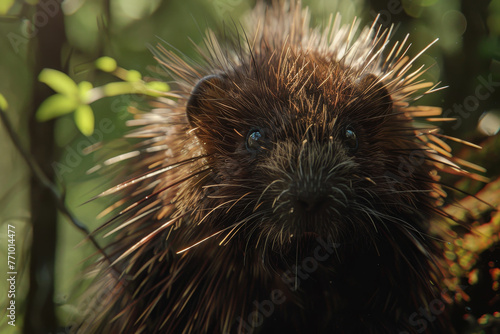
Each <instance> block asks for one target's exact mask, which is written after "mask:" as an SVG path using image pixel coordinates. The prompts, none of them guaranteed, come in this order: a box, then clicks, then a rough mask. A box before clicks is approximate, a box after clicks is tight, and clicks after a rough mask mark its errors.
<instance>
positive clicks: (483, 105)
mask: <svg viewBox="0 0 500 334" xmlns="http://www.w3.org/2000/svg"><path fill="white" fill-rule="evenodd" d="M303 3H304V4H305V5H308V6H310V9H311V13H312V16H313V23H314V24H321V23H322V22H325V21H326V20H328V18H329V15H330V13H335V12H337V11H340V12H341V13H342V17H343V21H344V22H345V23H350V22H351V21H352V19H353V17H354V16H357V17H359V19H361V21H362V22H363V24H371V22H372V21H373V19H374V18H375V17H376V16H377V13H380V18H379V23H380V24H381V25H382V26H383V27H389V26H390V25H391V24H394V25H395V27H396V28H397V29H396V30H395V32H394V37H393V40H401V39H403V38H405V36H406V34H408V33H409V34H410V37H409V40H410V42H411V43H412V46H411V49H410V50H409V54H410V55H416V54H417V53H418V52H419V51H420V50H421V49H423V48H424V47H425V46H427V45H428V44H429V43H430V42H432V41H433V40H435V39H436V38H439V42H438V43H436V44H435V45H434V46H433V47H432V48H431V49H429V50H428V51H427V52H426V53H425V54H424V55H422V56H421V57H420V58H419V60H418V61H417V65H416V66H420V65H421V64H425V65H426V66H427V67H429V69H428V71H427V73H426V74H425V75H424V77H425V78H426V79H427V80H431V81H434V82H437V81H441V82H442V84H441V85H442V86H448V88H447V89H444V90H441V91H439V92H436V93H433V94H431V95H428V96H424V97H423V98H422V99H421V100H419V101H417V103H421V104H429V105H436V106H441V107H443V110H445V114H446V116H447V117H456V118H458V120H457V121H456V122H453V123H446V124H443V125H442V128H443V129H444V132H445V133H446V134H449V135H453V136H457V137H460V138H464V139H466V140H469V141H471V142H473V143H476V144H479V145H483V146H485V149H483V151H481V152H477V151H474V150H473V149H470V148H464V147H463V145H462V146H461V145H454V144H452V146H453V148H454V150H455V151H454V152H455V154H456V155H458V156H461V157H463V158H465V159H468V160H471V161H474V162H475V163H477V164H479V165H482V166H484V167H486V169H487V172H480V174H481V175H484V176H486V177H489V178H490V179H491V180H492V181H494V180H496V178H497V177H498V175H499V174H500V167H499V165H500V157H499V154H500V153H499V152H500V141H499V140H498V136H497V135H496V133H497V132H498V128H499V127H500V125H499V122H500V121H499V119H500V116H499V115H500V39H499V36H500V1H499V0H493V1H486V0H476V1H468V0H464V1H459V0H416V1H409V0H371V1H369V0H366V1H363V0H355V1H341V2H339V3H337V2H335V1H328V0H315V1H314V0H311V1H306V0H304V1H303ZM254 5H255V1H249V0H185V1H173V0H170V1H168V0H149V1H135V0H65V1H61V0H46V1H43V0H24V1H22V0H0V94H2V95H3V96H4V97H5V98H6V100H7V101H8V104H9V107H8V109H7V115H8V117H9V119H10V122H11V123H12V125H13V127H14V129H15V130H16V133H17V136H18V138H19V142H20V144H21V145H22V146H24V147H26V148H28V150H30V152H31V156H32V157H33V158H34V159H35V160H36V161H37V162H38V163H39V164H40V165H41V166H42V168H43V169H44V170H45V171H46V173H47V174H49V175H50V176H51V178H52V179H53V181H54V182H55V183H56V184H57V187H58V189H59V191H60V193H63V194H64V198H65V203H66V206H67V207H68V208H70V209H71V210H72V212H73V214H74V216H75V217H77V218H78V219H79V220H80V221H81V222H82V223H83V224H85V225H86V226H87V227H88V229H89V230H92V229H94V228H95V227H97V226H98V225H99V224H100V223H102V222H103V221H104V219H103V218H97V214H98V213H99V212H100V211H101V210H102V209H103V208H105V207H106V206H107V205H109V203H108V202H106V200H99V201H93V202H90V203H87V204H83V203H85V202H86V201H87V200H89V199H90V198H92V196H94V195H96V194H98V193H99V191H101V190H103V189H106V187H107V186H109V185H110V180H111V178H110V177H109V176H107V175H104V176H102V175H101V176H100V175H99V174H93V175H89V174H88V173H87V171H88V170H90V169H92V167H93V166H95V165H96V164H97V163H99V160H100V159H102V158H101V157H100V156H99V154H93V155H92V154H91V155H85V154H83V153H82V149H83V148H84V147H86V146H89V145H91V144H95V143H96V142H99V141H105V142H107V141H111V140H112V139H114V138H119V137H121V136H122V135H123V134H124V133H126V131H127V127H126V124H125V123H126V120H127V119H130V118H131V116H129V115H128V114H127V106H128V105H131V104H132V105H133V104H135V103H140V98H138V97H130V96H125V97H123V96H120V97H108V98H102V99H100V100H98V101H97V102H94V103H93V104H92V109H93V110H94V115H95V119H96V121H95V124H96V126H95V132H94V134H93V135H92V136H90V137H86V136H84V135H82V134H81V133H80V131H79V130H78V128H77V127H76V125H75V122H74V120H73V115H66V116H63V117H60V118H58V119H56V120H54V121H49V122H45V123H40V122H37V121H36V120H35V118H34V114H35V111H36V109H37V107H38V106H39V105H40V103H41V102H42V101H43V100H45V99H46V98H47V97H48V96H50V95H52V94H53V93H54V92H53V91H51V90H50V89H49V88H48V87H47V86H46V85H44V84H42V83H40V82H39V81H38V79H37V78H38V75H39V72H40V70H41V69H42V68H45V67H49V68H55V69H58V70H61V71H63V72H65V73H67V74H68V75H69V76H70V77H71V78H72V79H73V80H74V81H75V82H77V83H78V82H80V81H89V82H91V83H92V84H93V85H94V86H99V85H103V84H106V83H109V82H112V81H117V78H116V77H113V76H112V75H110V74H107V73H104V72H102V71H99V70H97V69H96V67H95V65H94V61H95V60H96V59H98V58H99V57H101V56H110V57H112V58H114V59H116V61H117V63H118V64H119V66H120V67H123V68H125V69H128V70H137V71H139V72H140V73H142V74H143V75H144V76H145V77H153V78H156V79H160V80H166V81H168V80H169V78H168V77H166V76H163V74H162V73H161V72H162V71H161V68H160V67H159V66H157V65H156V62H155V60H154V59H153V56H152V52H151V50H150V48H152V47H153V48H154V47H155V46H156V45H157V44H158V43H161V44H163V45H164V46H165V47H166V48H167V49H177V50H178V52H179V54H183V55H184V56H185V57H190V58H195V59H196V54H195V52H194V51H195V48H194V45H200V44H201V41H202V38H203V35H204V32H205V30H206V29H207V27H211V28H215V29H219V28H221V27H222V26H223V24H226V25H233V24H234V23H235V22H239V20H240V18H241V17H242V15H244V14H245V13H246V12H248V11H249V10H250V9H251V8H252V7H253V6H254ZM236 24H238V23H236ZM485 82H486V83H489V84H485ZM104 119H111V120H112V121H113V122H112V126H103V125H102V124H103V123H101V121H102V120H104ZM107 150H111V151H112V150H113V148H112V147H108V148H107ZM0 153H1V158H0V268H1V269H0V270H1V272H2V276H1V277H3V275H4V273H5V275H6V272H7V269H6V264H5V263H6V261H7V260H6V259H7V254H6V252H7V225H8V224H10V225H14V226H15V228H16V266H17V272H18V275H17V282H16V283H17V285H16V288H17V289H16V327H12V326H9V325H8V324H7V320H9V319H8V318H7V317H6V316H4V313H5V307H4V306H3V305H4V304H3V301H4V300H5V298H4V296H6V294H7V290H8V287H7V284H6V280H5V279H3V278H2V279H1V280H0V304H1V305H2V307H1V311H0V315H2V317H1V318H0V331H1V332H2V333H18V332H21V331H24V333H49V332H52V333H55V332H61V333H63V332H65V331H66V329H67V327H68V326H69V325H70V324H71V323H72V321H74V320H75V319H78V316H79V311H78V309H77V307H76V297H78V296H79V295H80V294H81V292H82V291H84V290H85V288H86V284H87V282H86V281H85V280H84V277H83V276H82V273H83V272H84V268H85V267H86V266H87V265H88V263H89V262H90V261H91V260H89V258H91V257H92V255H93V254H95V248H94V247H93V246H92V245H91V244H90V243H88V242H85V241H84V239H85V235H84V233H82V231H80V230H78V229H77V228H76V227H75V226H74V225H73V224H72V223H71V222H70V221H69V220H68V219H67V218H65V217H63V216H62V215H61V214H60V213H59V212H57V211H56V209H55V204H54V201H53V200H52V198H51V197H50V194H49V193H47V191H46V190H44V188H43V187H40V186H39V185H38V183H37V182H36V181H34V180H33V179H32V178H30V173H29V170H28V168H27V165H26V163H25V161H24V160H23V159H22V157H21V156H20V154H19V152H18V151H17V149H16V148H15V147H14V145H13V144H12V141H11V139H10V138H9V137H8V136H7V134H6V131H5V128H4V127H3V126H0ZM447 181H448V182H451V183H452V184H456V185H457V187H459V188H460V189H463V190H465V191H468V192H471V193H476V192H477V191H480V190H481V189H482V188H483V187H484V183H481V182H478V181H471V180H465V179H459V178H450V179H449V180H447ZM499 188H500V187H499ZM488 194H489V196H490V197H491V198H493V201H494V200H495V199H496V198H497V196H496V195H495V194H493V195H492V194H490V193H488ZM464 196H465V195H463V194H457V193H454V192H452V193H450V197H454V198H455V197H456V199H457V200H461V199H462V198H464ZM476 211H477V212H476V216H475V217H473V218H470V219H469V220H471V221H472V222H473V223H475V224H476V225H477V226H479V225H481V224H483V225H484V224H486V223H491V222H492V221H493V218H494V214H493V213H492V212H493V211H492V210H489V209H484V210H483V209H478V210H476ZM483 211H487V213H484V212H483ZM483 213H484V215H483ZM478 217H483V218H478ZM484 217H486V218H484ZM495 224H496V225H494V226H496V227H495V228H498V225H499V224H497V223H495ZM495 228H493V227H492V229H493V231H492V233H491V234H489V235H487V236H483V238H485V239H488V240H489V241H488V242H489V243H488V246H487V247H483V248H481V247H479V248H478V249H481V251H477V254H472V255H471V256H475V257H476V259H477V261H476V262H477V263H479V262H480V260H481V256H483V255H484V254H482V252H483V251H484V250H485V249H488V252H489V253H488V256H490V257H491V260H490V261H486V262H485V266H486V269H484V268H483V269H484V271H485V272H486V273H487V274H488V273H489V274H491V277H492V278H491V279H489V280H486V283H484V284H485V285H488V287H487V288H486V291H485V292H484V293H485V296H486V297H483V296H482V295H481V296H482V297H479V299H478V301H477V302H476V303H477V304H478V305H481V303H483V302H484V303H485V305H486V306H487V307H486V306H485V309H484V310H483V309H481V310H480V311H477V313H476V314H475V315H474V317H475V318H474V319H476V320H477V319H478V318H479V317H480V314H479V313H485V314H486V313H488V314H491V315H492V316H493V317H494V314H495V313H494V311H495V308H496V310H498V309H499V308H498V305H499V299H500V297H499V295H498V277H497V276H500V274H499V273H498V272H495V275H497V276H495V277H497V278H496V282H497V285H496V290H495V285H494V283H495V279H494V275H493V274H492V270H493V269H495V268H498V267H499V263H498V261H499V259H498V257H497V255H498V253H499V252H498V244H499V243H498V230H495ZM457 233H458V234H460V233H461V235H463V234H466V233H467V231H457ZM495 233H496V234H495ZM448 252H449V253H450V254H449V260H450V266H452V265H453V264H454V263H459V262H460V261H461V257H460V254H459V253H460V251H458V250H457V249H449V250H448ZM462 253H463V252H462ZM480 253H481V254H480ZM457 254H458V255H457ZM467 254H469V253H467ZM30 259H32V260H33V259H35V260H36V261H35V262H37V263H36V264H33V263H32V264H31V266H30ZM492 261H493V265H491V263H490V262H492ZM32 262H33V261H32ZM476 262H474V263H476ZM458 265H459V264H457V266H458ZM462 267H463V266H462ZM457 270H458V269H457ZM481 270H482V269H481ZM481 272H482V271H478V272H477V273H476V274H477V275H479V274H480V273H481ZM487 274H485V275H486V276H487ZM455 275H456V276H460V275H462V276H463V277H462V279H463V282H469V281H470V277H469V276H467V275H465V274H463V272H461V271H460V270H458V271H457V272H455ZM476 278H477V277H476ZM459 280H460V279H459ZM476 281H477V280H476ZM479 281H480V280H479ZM480 282H482V281H480ZM455 283H456V282H455ZM489 295H490V296H491V297H487V296H489ZM482 298H486V299H484V300H483V299H482ZM487 298H490V299H492V300H493V302H491V300H490V299H487ZM471 305H475V304H471ZM460 307H461V306H460ZM464 307H465V306H464ZM467 307H469V310H468V311H471V310H470V309H471V307H473V306H470V305H469V306H467ZM488 307H489V308H488ZM472 311H474V310H472ZM464 312H465V311H464ZM472 313H473V312H472ZM497 316H498V315H497ZM492 328H493V327H492ZM490 330H491V329H490ZM471 333H472V331H471ZM477 333H479V332H477ZM491 333H493V331H491Z"/></svg>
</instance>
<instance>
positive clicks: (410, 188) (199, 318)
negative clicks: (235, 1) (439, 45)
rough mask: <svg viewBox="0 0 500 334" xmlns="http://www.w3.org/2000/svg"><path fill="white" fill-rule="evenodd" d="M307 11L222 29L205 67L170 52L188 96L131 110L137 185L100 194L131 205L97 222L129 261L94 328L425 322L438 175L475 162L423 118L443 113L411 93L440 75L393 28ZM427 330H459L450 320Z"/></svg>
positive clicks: (113, 276) (360, 329) (331, 328)
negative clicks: (315, 23)
mask: <svg viewBox="0 0 500 334" xmlns="http://www.w3.org/2000/svg"><path fill="white" fill-rule="evenodd" d="M307 21H308V16H307V14H306V12H305V11H304V10H302V9H301V8H300V6H298V5H294V4H290V5H288V4H287V3H286V2H280V3H275V4H274V6H273V7H270V8H265V7H264V6H258V7H257V8H256V10H255V11H254V21H253V24H252V26H253V27H254V29H253V31H252V30H249V31H247V32H246V34H240V35H239V36H235V37H234V38H231V39H229V40H217V39H216V38H215V37H213V34H212V33H209V34H208V36H207V40H206V46H207V50H206V51H200V52H201V54H202V55H203V56H204V58H205V61H206V63H205V64H204V66H192V65H189V64H188V63H187V62H186V61H184V60H182V59H180V58H179V57H178V56H177V55H175V54H174V53H171V52H168V51H166V50H164V49H160V51H161V52H158V54H157V57H158V59H159V61H160V63H162V64H163V65H165V67H166V68H167V69H168V70H169V71H170V72H171V73H172V75H173V76H174V77H175V78H176V81H177V84H178V91H176V94H178V96H179V98H178V100H177V102H175V103H172V102H169V101H162V100H161V99H159V100H158V101H157V102H156V105H157V106H158V105H160V107H158V108H156V109H154V110H152V111H151V112H148V113H144V114H139V115H138V116H137V119H136V120H135V121H134V122H132V123H133V124H132V125H140V126H141V127H140V128H139V129H137V130H136V131H135V132H134V133H133V134H132V135H130V136H131V137H137V138H144V139H143V140H144V141H143V142H142V144H139V146H138V147H137V151H138V152H139V153H140V155H139V158H138V159H136V160H135V162H133V163H131V162H128V163H127V165H126V166H128V167H129V168H130V172H129V173H130V180H131V181H126V182H124V183H123V184H121V185H119V186H117V187H115V188H112V189H110V190H109V191H106V192H105V193H103V194H102V195H101V196H111V195H113V194H115V195H118V198H119V200H118V201H117V206H118V205H122V207H121V209H120V210H121V211H120V212H119V213H118V214H117V216H115V217H114V218H113V219H112V220H110V221H109V222H108V223H107V224H105V225H104V226H103V227H102V228H101V229H100V230H108V231H112V230H113V229H116V230H114V231H112V232H113V233H111V234H112V236H113V241H112V242H111V243H110V244H109V245H108V246H107V251H108V254H109V256H110V258H112V259H113V261H114V262H113V264H112V265H111V266H110V265H109V264H108V263H105V262H103V263H102V264H101V266H100V269H99V271H100V275H99V277H100V278H99V279H97V280H96V283H94V289H95V290H96V291H98V292H96V295H95V298H96V302H95V303H94V304H93V306H91V307H90V308H89V309H90V311H88V312H87V315H86V317H85V320H84V321H83V323H82V324H81V325H80V326H79V331H80V332H96V333H97V332H99V333H108V332H109V333H117V332H120V333H135V332H141V333H205V332H208V333H250V332H256V333H257V332H258V333H285V332H286V333H288V332H290V333H399V332H402V333H406V332H408V333H417V331H418V332H419V333H420V332H422V331H421V329H422V328H423V324H422V323H421V322H418V318H416V319H414V318H412V314H414V312H417V311H419V310H420V309H424V310H429V305H430V304H432V302H433V301H435V300H440V296H441V290H440V288H439V283H440V282H439V279H440V277H441V274H440V271H439V269H438V267H437V265H436V261H437V259H438V258H439V257H440V256H441V255H440V254H439V252H438V250H437V247H436V246H435V244H434V241H433V236H432V235H431V232H430V226H429V222H430V220H431V218H433V217H435V216H437V215H440V214H441V213H440V210H439V209H438V204H439V203H440V201H441V200H442V198H441V197H442V195H443V193H442V191H441V190H440V188H439V187H438V186H437V178H436V176H435V170H445V169H449V170H451V169H453V170H455V171H458V172H461V170H460V168H459V167H458V166H457V165H456V164H454V163H453V162H451V161H450V160H449V159H448V158H446V157H444V156H442V155H440V154H439V150H435V149H432V148H436V147H438V146H439V145H440V141H439V138H438V137H437V136H438V134H437V133H436V132H435V131H434V130H432V132H433V133H434V135H429V133H430V130H429V129H434V127H429V128H428V129H418V128H416V126H415V123H414V120H413V118H415V117H419V116H433V115H439V114H440V109H439V108H434V107H410V104H409V103H410V102H412V100H413V99H414V98H416V97H417V96H418V95H419V94H422V93H428V92H430V91H431V90H432V89H433V88H434V86H433V85H432V84H428V83H425V82H422V81H420V79H419V78H418V77H419V75H420V74H421V72H420V71H418V70H417V71H415V72H413V73H412V72H411V71H410V69H411V63H412V62H413V59H410V58H409V57H408V56H407V55H406V52H407V47H406V46H405V45H404V42H403V43H399V44H396V45H395V47H394V48H393V47H392V46H391V47H389V41H388V35H389V34H390V32H389V31H380V30H378V28H376V27H374V28H372V29H368V28H366V29H364V30H363V31H362V32H361V33H360V34H359V35H358V36H352V35H351V27H350V26H345V27H341V26H340V25H338V24H337V23H338V22H339V21H338V20H335V21H332V23H331V25H329V26H328V27H327V29H325V30H324V31H322V32H320V31H319V30H311V29H310V28H309V27H308V24H307ZM353 26H354V29H352V30H353V31H354V32H355V31H356V27H357V24H356V23H353ZM245 38H246V39H245ZM405 42H406V41H405ZM391 50H392V51H391ZM382 51H385V53H386V54H385V55H383V53H382ZM209 75H211V76H209ZM206 76H209V77H206ZM193 87H194V88H193ZM425 89H427V90H425ZM419 92H420V93H419ZM253 131H257V132H258V133H257V135H256V136H257V137H255V138H257V139H254V137H251V134H252V132H253ZM352 132H354V136H355V138H354V137H353V134H352ZM259 135H260V136H261V137H260V138H258V136H259ZM256 143H257V144H256ZM155 148H157V149H155ZM151 149H153V151H151ZM148 150H149V151H148ZM257 305H260V306H257ZM262 305H264V306H262ZM259 312H260V313H259ZM424 330H425V331H424V332H426V333H444V332H448V333H449V332H450V330H449V328H448V325H447V320H446V316H445V315H444V314H440V315H439V316H438V317H435V319H433V320H432V321H428V322H427V323H426V326H425V328H424Z"/></svg>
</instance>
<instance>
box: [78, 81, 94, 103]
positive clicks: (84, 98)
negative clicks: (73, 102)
mask: <svg viewBox="0 0 500 334" xmlns="http://www.w3.org/2000/svg"><path fill="white" fill-rule="evenodd" d="M92 88H94V86H92V84H91V83H90V82H88V81H82V82H80V83H79V84H78V90H79V91H80V102H81V103H82V104H88V101H89V99H90V91H91V90H92Z"/></svg>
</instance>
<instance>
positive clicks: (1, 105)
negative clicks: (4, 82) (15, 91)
mask: <svg viewBox="0 0 500 334" xmlns="http://www.w3.org/2000/svg"><path fill="white" fill-rule="evenodd" d="M8 107H9V104H8V103H7V100H6V99H5V97H4V96H3V95H2V94H0V109H2V110H7V108H8Z"/></svg>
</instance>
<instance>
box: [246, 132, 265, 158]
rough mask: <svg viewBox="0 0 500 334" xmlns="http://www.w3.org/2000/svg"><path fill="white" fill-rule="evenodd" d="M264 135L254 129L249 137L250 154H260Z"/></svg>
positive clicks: (248, 147) (249, 133) (248, 148)
mask: <svg viewBox="0 0 500 334" xmlns="http://www.w3.org/2000/svg"><path fill="white" fill-rule="evenodd" d="M263 142H264V134H263V133H262V131H261V130H260V129H253V130H250V132H248V135H247V150H248V151H249V152H252V153H254V152H258V151H260V150H261V149H262V146H263Z"/></svg>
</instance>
